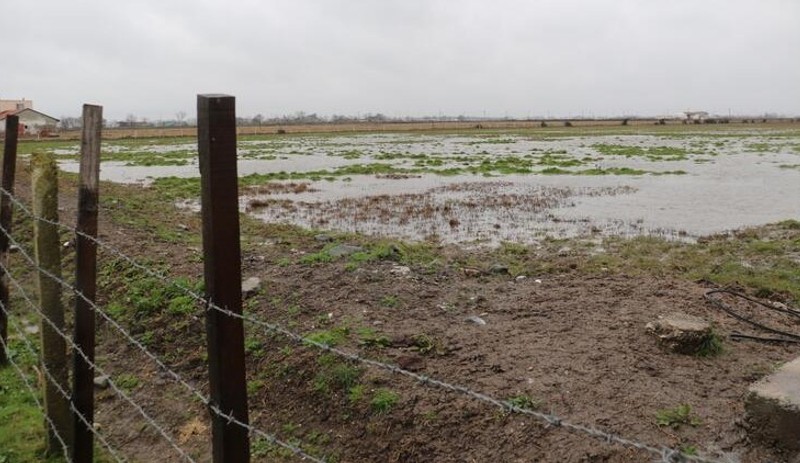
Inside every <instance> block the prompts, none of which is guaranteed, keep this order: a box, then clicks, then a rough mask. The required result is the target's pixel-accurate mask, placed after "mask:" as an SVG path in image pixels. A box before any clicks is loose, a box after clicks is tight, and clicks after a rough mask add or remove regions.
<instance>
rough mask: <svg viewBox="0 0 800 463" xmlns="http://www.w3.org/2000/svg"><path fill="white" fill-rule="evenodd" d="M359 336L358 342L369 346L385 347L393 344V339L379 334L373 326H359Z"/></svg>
mask: <svg viewBox="0 0 800 463" xmlns="http://www.w3.org/2000/svg"><path fill="white" fill-rule="evenodd" d="M358 337H359V341H358V343H359V344H361V345H362V346H364V347H367V348H369V347H375V348H378V349H383V348H386V347H389V346H391V345H392V341H391V340H390V339H389V338H387V337H386V336H383V335H379V334H377V333H376V332H375V330H373V329H372V328H359V329H358Z"/></svg>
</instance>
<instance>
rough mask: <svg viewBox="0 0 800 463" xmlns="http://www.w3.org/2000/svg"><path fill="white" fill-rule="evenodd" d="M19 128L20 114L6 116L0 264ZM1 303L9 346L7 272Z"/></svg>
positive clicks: (1, 331) (1, 360)
mask: <svg viewBox="0 0 800 463" xmlns="http://www.w3.org/2000/svg"><path fill="white" fill-rule="evenodd" d="M18 130H19V116H7V117H6V141H5V145H4V148H3V178H2V185H3V189H4V190H5V191H6V192H7V193H3V194H2V195H0V226H2V227H3V230H5V233H0V264H2V265H4V266H5V265H7V263H8V239H9V237H8V235H7V233H11V198H9V197H8V195H9V194H14V174H15V172H16V167H17V135H18V132H17V131H18ZM0 304H2V306H3V308H4V309H5V310H2V311H0V338H1V339H2V340H3V345H5V346H7V345H8V344H7V341H8V319H7V318H6V317H7V315H6V314H7V313H8V278H7V277H6V275H5V273H3V275H2V276H0ZM7 363H8V353H7V352H6V350H5V349H4V348H0V365H5V364H7Z"/></svg>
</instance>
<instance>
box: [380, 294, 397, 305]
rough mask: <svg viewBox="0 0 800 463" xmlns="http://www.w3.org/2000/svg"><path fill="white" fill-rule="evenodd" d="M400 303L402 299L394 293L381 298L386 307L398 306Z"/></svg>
mask: <svg viewBox="0 0 800 463" xmlns="http://www.w3.org/2000/svg"><path fill="white" fill-rule="evenodd" d="M399 303H400V299H398V297H397V296H395V295H394V294H389V295H386V296H384V297H383V298H382V299H381V305H382V306H384V307H390V308H391V307H397V305H398V304H399Z"/></svg>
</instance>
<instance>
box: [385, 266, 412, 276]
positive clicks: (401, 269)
mask: <svg viewBox="0 0 800 463" xmlns="http://www.w3.org/2000/svg"><path fill="white" fill-rule="evenodd" d="M389 273H391V274H392V275H398V276H406V275H408V274H409V273H411V267H407V266H405V265H395V266H394V267H392V269H391V270H389Z"/></svg>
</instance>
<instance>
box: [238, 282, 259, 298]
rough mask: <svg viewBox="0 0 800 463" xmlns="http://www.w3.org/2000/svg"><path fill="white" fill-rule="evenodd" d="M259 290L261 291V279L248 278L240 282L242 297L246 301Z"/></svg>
mask: <svg viewBox="0 0 800 463" xmlns="http://www.w3.org/2000/svg"><path fill="white" fill-rule="evenodd" d="M259 289H261V279H260V278H258V277H250V278H248V279H246V280H244V281H243V282H242V297H243V298H245V299H246V298H248V297H250V296H253V295H254V294H256V293H257V292H258V290H259Z"/></svg>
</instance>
